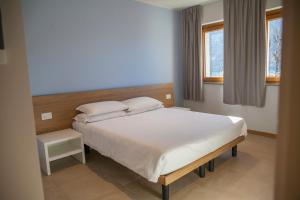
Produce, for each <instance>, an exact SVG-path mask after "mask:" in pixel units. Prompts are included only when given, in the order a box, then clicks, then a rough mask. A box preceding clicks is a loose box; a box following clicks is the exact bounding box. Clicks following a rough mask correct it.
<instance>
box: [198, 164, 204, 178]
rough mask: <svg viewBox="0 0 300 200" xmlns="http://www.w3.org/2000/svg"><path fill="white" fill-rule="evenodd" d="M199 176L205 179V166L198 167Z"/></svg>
mask: <svg viewBox="0 0 300 200" xmlns="http://www.w3.org/2000/svg"><path fill="white" fill-rule="evenodd" d="M199 176H200V177H201V178H203V177H205V165H202V166H200V167H199Z"/></svg>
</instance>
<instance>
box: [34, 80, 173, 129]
mask: <svg viewBox="0 0 300 200" xmlns="http://www.w3.org/2000/svg"><path fill="white" fill-rule="evenodd" d="M167 94H171V95H172V98H171V99H167V98H166V95H167ZM139 96H149V97H153V98H155V99H158V100H160V101H162V102H163V103H164V105H165V107H172V106H174V101H175V95H174V92H173V84H172V83H168V84H158V85H147V86H138V87H129V88H116V89H104V90H96V91H86V92H72V93H63V94H54V95H45V96H33V110H34V119H35V127H36V132H37V134H42V133H46V132H50V131H55V130H61V129H65V128H70V127H72V121H73V117H74V116H75V115H76V114H77V111H76V110H75V109H76V108H77V107H78V106H79V105H82V104H86V103H92V102H97V101H109V100H125V99H128V98H133V97H139ZM47 112H52V117H53V118H52V119H50V120H44V121H43V120H42V118H41V114H42V113H47Z"/></svg>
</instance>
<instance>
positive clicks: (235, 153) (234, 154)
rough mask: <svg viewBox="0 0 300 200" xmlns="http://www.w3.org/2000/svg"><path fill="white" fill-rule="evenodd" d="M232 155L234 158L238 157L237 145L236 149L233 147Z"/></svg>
mask: <svg viewBox="0 0 300 200" xmlns="http://www.w3.org/2000/svg"><path fill="white" fill-rule="evenodd" d="M231 155H232V157H236V156H237V145H235V146H234V147H232V151H231Z"/></svg>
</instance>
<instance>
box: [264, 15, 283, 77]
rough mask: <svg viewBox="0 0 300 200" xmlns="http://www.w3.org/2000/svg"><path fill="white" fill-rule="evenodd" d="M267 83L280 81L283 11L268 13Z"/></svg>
mask: <svg viewBox="0 0 300 200" xmlns="http://www.w3.org/2000/svg"><path fill="white" fill-rule="evenodd" d="M267 42H268V43H267V44H268V45H267V75H266V76H267V78H266V79H267V82H268V83H277V82H279V81H280V70H281V44H282V15H281V9H277V10H272V11H268V12H267Z"/></svg>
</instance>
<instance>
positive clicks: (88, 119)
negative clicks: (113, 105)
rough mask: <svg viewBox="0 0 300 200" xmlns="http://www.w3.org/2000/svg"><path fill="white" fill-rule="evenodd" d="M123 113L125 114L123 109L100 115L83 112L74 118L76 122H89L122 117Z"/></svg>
mask: <svg viewBox="0 0 300 200" xmlns="http://www.w3.org/2000/svg"><path fill="white" fill-rule="evenodd" d="M125 115H126V112H125V111H118V112H111V113H106V114H100V115H87V114H85V113H80V114H78V115H76V116H75V117H74V119H75V120H76V121H78V122H82V123H90V122H97V121H102V120H106V119H112V118H116V117H123V116H125Z"/></svg>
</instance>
